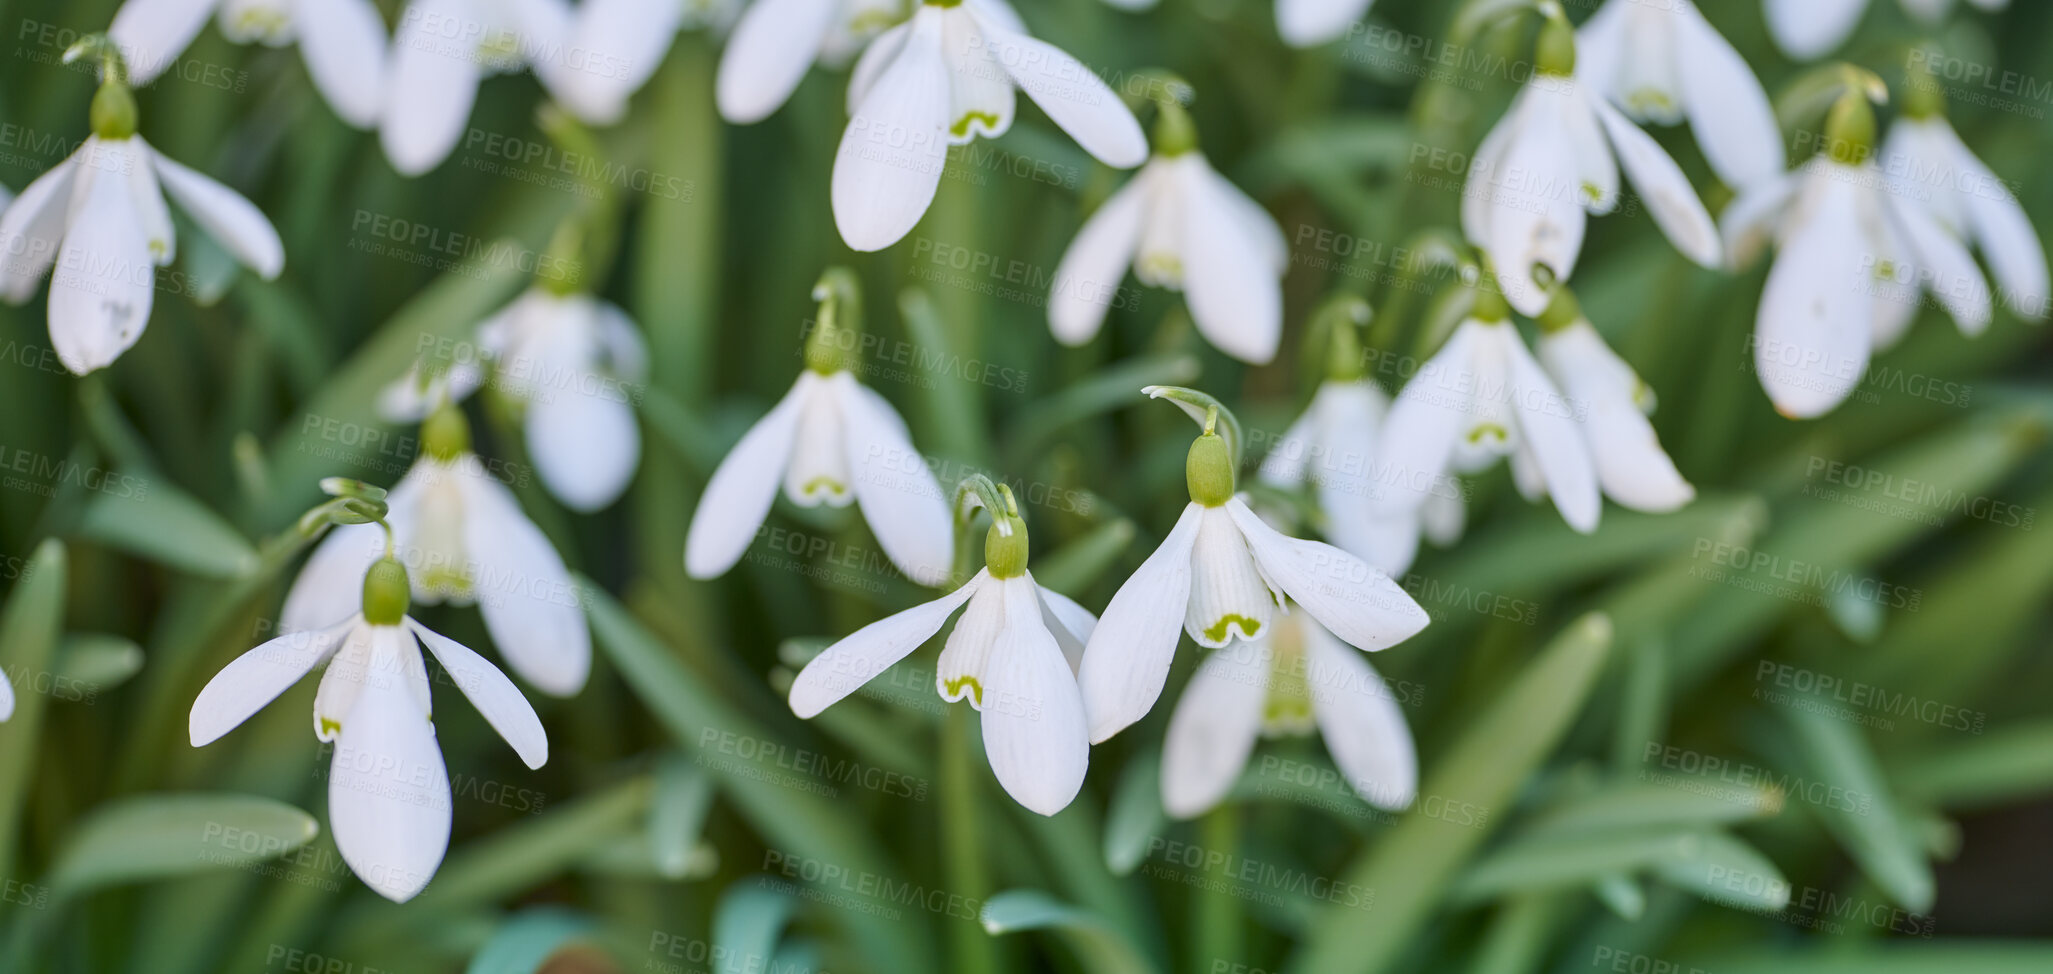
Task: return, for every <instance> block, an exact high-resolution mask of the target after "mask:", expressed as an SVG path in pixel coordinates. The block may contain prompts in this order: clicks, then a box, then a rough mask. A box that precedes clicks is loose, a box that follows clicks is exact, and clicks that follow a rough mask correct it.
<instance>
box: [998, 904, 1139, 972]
mask: <svg viewBox="0 0 2053 974" xmlns="http://www.w3.org/2000/svg"><path fill="white" fill-rule="evenodd" d="M981 919H982V920H983V924H984V929H985V930H986V931H988V932H989V933H991V934H993V935H998V934H1008V933H1022V932H1025V931H1029V930H1047V931H1052V932H1054V933H1057V934H1060V935H1061V936H1062V938H1063V939H1064V940H1066V941H1067V942H1068V943H1069V946H1070V949H1072V950H1074V951H1076V953H1077V955H1078V956H1079V957H1081V958H1083V961H1084V965H1083V966H1084V969H1085V970H1088V971H1091V972H1093V974H1152V972H1153V971H1154V970H1155V968H1154V966H1153V965H1152V964H1149V963H1148V960H1147V958H1146V957H1145V956H1143V955H1142V954H1141V952H1140V951H1139V950H1137V949H1136V948H1135V947H1134V945H1133V944H1132V943H1131V942H1129V941H1128V940H1127V939H1126V937H1125V936H1123V935H1122V934H1120V933H1119V932H1118V931H1117V930H1115V929H1113V928H1112V927H1110V926H1108V925H1106V923H1105V922H1104V921H1103V920H1101V919H1099V918H1098V915H1097V914H1095V913H1091V912H1089V911H1086V910H1079V909H1077V908H1076V907H1073V906H1070V905H1069V904H1067V903H1064V902H1062V901H1061V900H1058V899H1055V898H1054V897H1052V896H1049V895H1048V894H1046V893H1043V892H1041V891H1040V890H1031V889H1015V890H1007V891H1005V892H1003V893H998V894H996V895H994V896H992V897H991V898H990V899H989V900H986V901H985V902H984V911H983V914H982V917H981Z"/></svg>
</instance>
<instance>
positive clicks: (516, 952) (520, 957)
mask: <svg viewBox="0 0 2053 974" xmlns="http://www.w3.org/2000/svg"><path fill="white" fill-rule="evenodd" d="M592 926H593V924H592V921H591V920H590V919H587V918H585V917H582V916H579V915H577V914H575V913H570V912H568V911H564V910H557V909H550V908H547V907H543V908H539V909H533V910H526V911H523V912H520V913H516V914H514V915H513V916H510V917H507V918H506V921H505V922H504V923H501V924H500V925H499V929H498V930H496V931H494V932H493V934H492V939H490V940H488V941H485V946H484V947H482V948H480V949H479V950H478V952H477V953H476V954H474V955H472V957H471V961H470V966H469V967H466V968H464V971H465V974H535V972H537V971H540V970H541V969H542V965H544V964H546V963H548V962H549V958H550V957H551V956H554V955H555V953H556V952H557V951H559V950H562V949H563V948H564V947H566V946H568V945H570V944H572V943H575V942H577V941H578V940H579V939H581V938H583V937H584V936H585V934H587V933H588V932H590V931H591V929H592Z"/></svg>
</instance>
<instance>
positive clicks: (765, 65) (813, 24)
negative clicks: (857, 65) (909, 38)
mask: <svg viewBox="0 0 2053 974" xmlns="http://www.w3.org/2000/svg"><path fill="white" fill-rule="evenodd" d="M910 2H913V0H756V2H754V3H752V4H750V5H749V7H748V9H747V10H746V11H745V12H743V13H742V15H741V19H740V20H739V21H736V22H735V25H734V33H733V34H731V35H729V36H728V39H727V49H726V50H725V51H723V52H722V53H721V55H720V73H719V75H718V77H716V78H715V84H714V91H713V94H714V100H715V101H716V102H717V103H718V104H719V106H720V117H722V118H725V119H726V120H728V121H730V122H733V123H735V124H737V125H746V124H749V123H751V122H760V121H762V120H763V119H765V118H768V117H770V115H771V113H773V112H775V111H776V110H777V109H779V108H781V107H783V105H784V102H785V101H786V100H787V99H789V98H790V97H791V93H792V92H793V91H795V90H797V88H798V83H799V82H800V81H801V80H803V79H804V78H805V75H806V69H807V68H810V67H812V65H813V63H814V62H815V61H818V62H821V63H824V64H828V65H836V66H838V65H842V64H846V63H848V61H849V60H850V59H851V58H853V57H854V56H855V54H856V52H857V51H860V50H862V49H863V46H864V45H866V44H868V43H869V42H870V41H871V40H872V39H874V38H875V37H876V36H877V35H879V34H881V33H883V32H884V31H885V30H886V29H888V28H890V27H891V26H892V25H894V24H897V23H899V22H901V21H903V20H904V19H905V16H906V9H907V6H908V5H909V3H910Z"/></svg>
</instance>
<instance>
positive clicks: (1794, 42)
mask: <svg viewBox="0 0 2053 974" xmlns="http://www.w3.org/2000/svg"><path fill="white" fill-rule="evenodd" d="M1763 2H1764V3H1765V4H1766V7H1767V15H1768V35H1769V36H1770V37H1773V38H1774V39H1775V44H1776V46H1777V47H1780V48H1782V51H1783V53H1785V54H1788V55H1789V56H1790V57H1793V58H1795V59H1797V60H1799V61H1814V60H1817V59H1818V58H1821V57H1824V56H1825V55H1827V54H1830V53H1832V52H1833V51H1835V50H1838V48H1839V45H1841V44H1844V43H1846V39H1847V38H1848V37H1851V36H1853V29H1854V28H1855V27H1857V26H1859V25H1860V22H1861V14H1863V13H1865V12H1867V9H1868V0H1763ZM1901 2H1902V4H1903V9H1904V10H1905V11H1907V12H1908V13H1910V15H1911V16H1913V17H1915V18H1917V19H1918V20H1920V21H1923V22H1924V23H1925V24H1927V25H1934V24H1937V23H1939V22H1940V21H1941V20H1944V19H1945V17H1946V15H1947V14H1949V13H1951V12H1952V11H1953V6H1954V0H1901ZM1968 3H1970V4H1973V5H1974V6H1975V7H1976V8H1977V9H1981V10H2002V9H2004V8H2006V7H2009V6H2010V0H1968Z"/></svg>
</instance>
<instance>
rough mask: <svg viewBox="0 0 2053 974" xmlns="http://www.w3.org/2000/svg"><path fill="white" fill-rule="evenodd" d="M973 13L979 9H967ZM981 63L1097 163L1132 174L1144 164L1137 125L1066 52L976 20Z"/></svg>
mask: <svg viewBox="0 0 2053 974" xmlns="http://www.w3.org/2000/svg"><path fill="white" fill-rule="evenodd" d="M971 9H972V10H978V9H979V8H971ZM979 21H980V23H979V26H981V27H982V28H983V34H984V50H983V52H982V54H983V59H984V60H985V61H986V62H987V63H992V62H995V64H996V66H997V67H998V68H1000V69H1002V70H1003V71H1004V72H1005V73H1006V74H1009V75H1011V76H1012V79H1013V81H1015V82H1017V83H1018V85H1019V89H1020V90H1021V91H1024V92H1026V93H1027V97H1028V98H1032V99H1033V100H1034V104H1036V105H1039V106H1041V110H1042V111H1044V112H1046V113H1048V117H1049V118H1051V119H1054V120H1055V124H1056V125H1058V126H1061V128H1062V131H1064V132H1067V133H1069V137H1070V138H1072V139H1075V140H1076V144H1077V145H1080V146H1082V147H1083V150H1084V151H1085V152H1088V153H1090V154H1091V155H1093V156H1096V157H1097V159H1098V161H1099V162H1102V163H1104V164H1106V165H1108V166H1112V167H1114V168H1117V169H1132V168H1133V167H1135V166H1138V165H1140V164H1141V163H1143V162H1146V161H1147V159H1148V140H1147V137H1146V136H1144V135H1142V134H1141V123H1140V120H1138V119H1136V118H1134V117H1133V112H1131V111H1129V110H1128V109H1127V107H1126V103H1125V102H1124V101H1121V100H1120V98H1119V95H1118V94H1117V93H1115V92H1114V91H1113V90H1112V87H1111V86H1110V85H1107V84H1106V83H1105V81H1104V79H1102V78H1099V77H1098V75H1097V73H1096V72H1094V71H1092V70H1091V69H1090V68H1089V67H1087V66H1085V65H1084V63H1083V62H1081V61H1078V60H1077V59H1076V58H1074V57H1071V56H1070V55H1069V53H1068V52H1067V51H1064V50H1062V49H1061V48H1058V47H1056V46H1055V45H1053V44H1049V43H1047V42H1046V41H1041V40H1037V39H1035V38H1033V37H1031V36H1028V35H1027V34H1026V33H1024V32H1022V31H1019V30H1016V29H1010V28H1008V27H1006V26H1005V25H1003V24H995V23H992V22H990V19H988V18H984V17H982V16H981V14H979Z"/></svg>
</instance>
